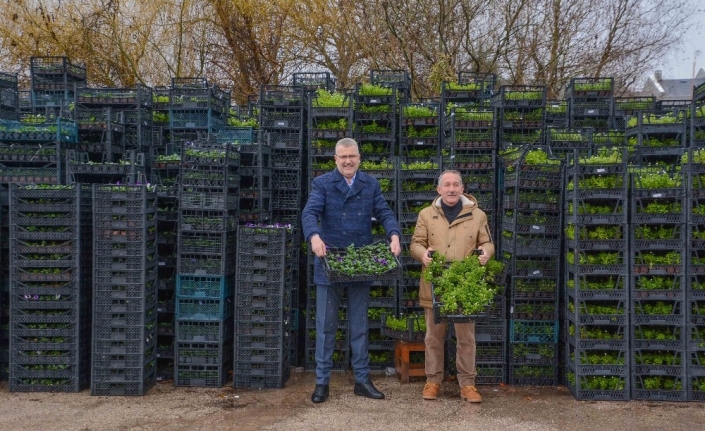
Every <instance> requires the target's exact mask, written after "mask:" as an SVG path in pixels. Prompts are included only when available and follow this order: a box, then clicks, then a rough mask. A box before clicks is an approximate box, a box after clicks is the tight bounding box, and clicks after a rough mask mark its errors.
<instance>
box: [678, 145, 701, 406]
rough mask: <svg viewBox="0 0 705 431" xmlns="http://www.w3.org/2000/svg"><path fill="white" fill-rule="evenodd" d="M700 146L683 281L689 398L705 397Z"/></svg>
mask: <svg viewBox="0 0 705 431" xmlns="http://www.w3.org/2000/svg"><path fill="white" fill-rule="evenodd" d="M701 154H702V155H705V154H704V153H703V148H702V147H700V148H692V149H691V150H690V153H689V160H690V163H689V164H688V165H684V166H683V168H684V169H687V175H688V192H687V199H688V209H689V210H688V231H687V235H688V236H687V242H688V244H687V251H688V253H687V256H688V261H687V264H686V265H687V270H686V273H687V274H688V276H687V282H686V292H685V299H686V319H687V320H686V329H685V331H686V332H685V337H686V375H687V378H688V382H687V389H688V400H689V401H703V400H705V211H703V209H705V164H703V162H702V158H701V157H702V155H701Z"/></svg>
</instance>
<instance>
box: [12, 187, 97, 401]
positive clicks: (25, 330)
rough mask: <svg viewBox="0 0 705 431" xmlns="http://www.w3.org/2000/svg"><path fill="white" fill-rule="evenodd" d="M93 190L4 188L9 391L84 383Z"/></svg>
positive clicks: (74, 387) (64, 388)
mask: <svg viewBox="0 0 705 431" xmlns="http://www.w3.org/2000/svg"><path fill="white" fill-rule="evenodd" d="M91 195H92V190H91V189H90V187H88V186H82V185H71V186H45V187H43V188H38V187H36V186H29V185H26V186H19V185H17V184H13V185H12V187H11V190H10V226H11V228H10V268H11V271H10V337H11V339H10V352H11V353H10V357H9V359H10V368H9V371H10V390H11V391H17V392H44V391H47V392H49V391H61V392H79V391H81V390H82V389H84V388H86V387H87V386H88V384H89V376H90V351H91V350H90V348H91V329H90V328H91V317H92V316H91V307H92V304H91V271H92V267H91V261H92V259H93V256H92V246H93V244H92V242H91V238H92V233H93V232H92V230H93V227H92V224H93V223H92V218H93V217H92V204H93V202H92V199H91Z"/></svg>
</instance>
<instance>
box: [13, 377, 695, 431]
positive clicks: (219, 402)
mask: <svg viewBox="0 0 705 431" xmlns="http://www.w3.org/2000/svg"><path fill="white" fill-rule="evenodd" d="M373 380H374V382H375V385H376V386H377V387H378V388H379V389H380V390H382V391H383V392H384V393H385V394H386V395H387V398H386V399H385V400H382V401H376V400H369V399H366V398H362V397H357V396H355V395H353V393H352V386H353V380H352V375H351V374H344V373H337V374H334V376H333V380H332V381H331V397H330V399H329V400H328V401H327V402H325V403H323V404H319V405H314V404H312V403H311V401H310V396H311V392H312V390H313V387H314V384H315V378H314V375H313V373H311V372H306V373H293V374H292V377H291V379H290V380H289V382H288V383H287V385H286V387H285V388H284V389H281V390H243V389H237V390H236V389H233V388H232V387H229V386H226V387H223V388H221V389H202V388H175V387H173V386H172V385H171V384H169V383H160V384H158V385H157V386H156V387H154V388H153V389H151V390H150V391H149V393H148V394H147V395H146V396H144V397H92V396H90V392H89V391H88V390H86V391H83V392H81V393H79V394H51V393H10V392H8V390H7V383H3V384H2V385H0V430H2V431H34V430H37V431H39V430H41V431H54V430H56V431H74V430H75V431H103V430H105V431H123V430H125V431H126V430H136V431H138V430H139V431H147V430H150V431H151V430H175V431H179V430H183V431H187V430H188V431H201V430H202V431H206V430H208V431H230V430H233V431H235V430H236V431H254V430H277V431H281V430H286V431H317V430H321V431H323V430H325V431H331V430H377V429H385V430H390V431H397V430H399V431H401V430H429V429H439V430H451V429H453V430H455V429H457V430H466V429H467V430H470V429H473V430H474V429H477V430H482V431H495V430H496V431H500V430H501V431H592V430H620V431H622V430H629V431H631V430H634V431H652V430H653V431H666V430H668V431H678V430H684V431H691V430H692V431H696V430H697V431H702V430H703V429H705V404H704V403H655V402H641V401H630V402H585V401H575V400H574V399H573V397H572V396H571V395H570V393H569V392H568V391H567V390H566V389H565V388H561V387H559V388H531V387H510V386H483V387H480V393H481V394H482V395H483V396H484V402H483V403H482V404H479V405H478V404H473V405H471V404H468V403H465V402H462V401H461V400H460V395H459V389H458V386H457V384H456V383H454V382H446V383H444V384H443V389H442V393H441V398H439V399H438V400H437V401H423V400H422V399H421V390H422V388H423V379H416V380H412V382H411V383H410V384H401V383H399V380H398V379H397V378H396V377H387V376H384V375H375V376H374V377H373Z"/></svg>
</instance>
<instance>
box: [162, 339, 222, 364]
mask: <svg viewBox="0 0 705 431" xmlns="http://www.w3.org/2000/svg"><path fill="white" fill-rule="evenodd" d="M174 347H175V350H174V362H175V364H176V365H178V366H182V365H221V364H225V363H228V362H229V361H231V360H232V359H233V346H232V340H230V341H229V342H226V341H223V342H220V343H183V342H177V343H176V344H175V346H174Z"/></svg>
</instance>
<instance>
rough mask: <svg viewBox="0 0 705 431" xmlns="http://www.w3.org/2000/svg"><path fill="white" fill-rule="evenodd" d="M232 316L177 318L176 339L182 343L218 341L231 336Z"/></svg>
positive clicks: (232, 327)
mask: <svg viewBox="0 0 705 431" xmlns="http://www.w3.org/2000/svg"><path fill="white" fill-rule="evenodd" d="M233 325H234V321H233V318H232V317H231V318H229V319H225V320H211V321H198V320H177V321H176V324H175V326H176V341H177V342H184V343H202V342H207V343H219V342H225V341H226V340H228V339H229V338H232V335H233V330H234V326H233Z"/></svg>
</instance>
